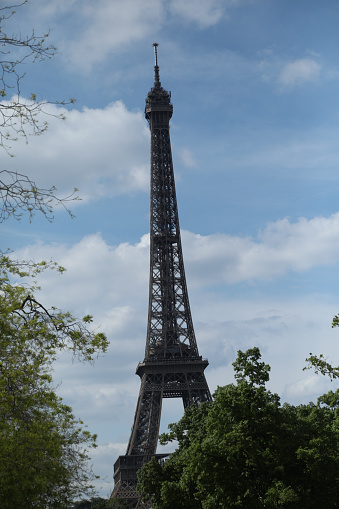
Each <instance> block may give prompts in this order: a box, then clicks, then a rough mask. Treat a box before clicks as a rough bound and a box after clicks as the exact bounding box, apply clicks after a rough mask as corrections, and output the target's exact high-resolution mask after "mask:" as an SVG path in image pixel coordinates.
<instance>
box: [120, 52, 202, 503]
mask: <svg viewBox="0 0 339 509" xmlns="http://www.w3.org/2000/svg"><path fill="white" fill-rule="evenodd" d="M157 46H158V45H157V44H156V43H155V44H154V49H155V67H154V71H155V80H154V87H153V88H152V89H151V91H150V92H149V93H148V96H147V98H146V107H145V117H146V119H147V121H148V123H149V126H150V131H151V233H150V283H149V307H148V326H147V338H146V349H145V358H144V360H143V362H141V363H139V364H138V367H137V370H136V373H137V374H138V375H139V376H140V378H141V387H140V393H139V398H138V403H137V408H136V412H135V418H134V423H133V427H132V432H131V437H130V440H129V444H128V447H127V452H126V455H125V456H120V457H119V458H118V460H117V461H116V463H115V465H114V481H115V487H114V491H113V494H112V496H113V497H121V498H124V499H125V500H129V501H130V507H131V508H132V507H133V508H135V507H144V508H147V507H150V505H149V504H143V505H142V504H141V502H140V499H139V494H138V493H137V491H136V483H137V476H136V472H137V470H138V469H139V468H140V467H141V466H142V465H143V464H144V463H145V462H147V461H149V459H150V458H151V457H152V456H156V457H158V459H159V461H160V460H161V459H162V458H163V455H156V448H157V442H158V435H159V426H160V417H161V406H162V400H163V398H182V400H183V405H184V408H186V407H188V406H190V405H191V404H193V403H195V404H198V405H199V404H200V403H202V402H205V401H210V400H211V395H210V392H209V389H208V385H207V382H206V378H205V375H204V370H205V368H206V367H207V366H208V361H207V360H206V359H202V357H201V356H199V352H198V347H197V342H196V339H195V334H194V329H193V322H192V316H191V311H190V305H189V299H188V292H187V285H186V276H185V270H184V262H183V255H182V247H181V236H180V227H179V216H178V207H177V199H176V192H175V182H174V172H173V163H172V152H171V142H170V135H169V121H170V118H171V117H172V113H173V106H172V104H171V97H170V93H168V92H167V91H166V90H164V89H163V88H162V86H161V83H160V79H159V67H158V62H157ZM140 504H141V505H140Z"/></svg>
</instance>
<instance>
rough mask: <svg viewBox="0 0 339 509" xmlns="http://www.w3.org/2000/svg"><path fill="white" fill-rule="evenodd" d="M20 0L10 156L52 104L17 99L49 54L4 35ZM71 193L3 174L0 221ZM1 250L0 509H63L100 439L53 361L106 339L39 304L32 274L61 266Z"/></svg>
mask: <svg viewBox="0 0 339 509" xmlns="http://www.w3.org/2000/svg"><path fill="white" fill-rule="evenodd" d="M26 3H27V0H25V1H22V2H20V3H18V4H16V5H14V4H13V3H12V5H10V6H6V7H4V6H2V7H0V69H1V73H0V96H1V98H2V101H1V102H0V147H2V148H3V149H4V150H5V151H6V152H7V153H9V150H10V144H11V143H12V142H15V141H16V139H17V137H18V136H23V137H24V138H25V139H26V141H27V140H28V136H29V135H30V134H32V135H39V134H42V133H43V132H44V131H45V130H46V129H47V122H46V121H45V120H42V117H41V115H42V114H44V113H45V114H49V112H48V110H46V105H47V104H48V102H47V101H44V100H40V101H39V100H37V96H36V94H35V93H32V94H31V96H30V98H29V99H24V98H22V96H21V82H22V79H23V78H24V72H21V69H22V64H24V63H27V62H28V61H29V60H31V61H33V62H36V61H43V60H44V59H46V58H50V57H51V56H52V55H53V53H54V50H55V48H54V47H53V46H51V45H47V43H46V41H47V39H48V37H49V34H48V33H47V34H45V35H43V36H37V35H36V34H35V33H34V31H33V32H32V33H31V35H29V36H26V37H25V36H22V35H21V33H20V32H19V34H18V35H15V34H12V33H9V31H8V30H9V29H10V28H9V27H10V22H11V20H12V17H13V16H14V14H15V10H13V8H14V7H20V8H21V7H23V6H24V5H25V4H26ZM9 94H11V97H9ZM70 102H72V101H70ZM59 104H66V103H59ZM60 117H61V118H63V115H61V116H60ZM70 199H74V195H72V196H70V197H67V198H66V199H59V198H58V197H57V196H56V195H55V188H54V187H51V188H50V189H42V188H39V187H38V186H37V185H36V184H35V183H34V182H33V181H32V180H31V179H30V178H29V176H27V175H24V174H18V173H15V172H12V171H10V170H2V171H0V222H2V221H4V220H5V219H7V218H9V217H15V218H16V219H20V217H21V216H22V215H23V214H28V215H29V216H30V219H31V218H32V216H33V215H34V213H35V212H37V211H39V212H41V213H42V214H43V215H45V217H46V218H47V219H49V220H52V212H53V207H54V206H55V205H56V204H62V205H63V206H65V207H66V208H67V202H68V201H69V200H70ZM5 251H6V250H3V249H2V250H1V249H0V507H1V508H4V509H14V508H15V509H16V508H19V507H20V508H21V507H22V508H23V507H25V508H38V509H39V508H41V509H42V508H44V509H45V508H60V507H67V505H68V504H70V503H72V502H73V501H74V499H76V498H79V497H80V496H82V495H87V496H91V495H92V494H93V489H92V486H91V481H92V480H93V479H94V477H95V476H94V474H93V472H92V471H91V467H90V466H89V464H88V460H89V457H88V452H87V450H88V448H89V447H95V446H96V443H95V442H96V435H94V434H91V433H90V432H89V431H88V430H87V429H86V427H85V426H84V425H83V422H82V421H81V420H80V419H77V418H75V416H74V415H73V413H72V409H71V408H70V407H69V406H67V405H65V404H64V402H63V401H62V399H61V398H60V397H59V396H58V395H57V394H56V392H55V387H54V385H53V379H52V375H51V373H52V365H53V362H54V361H55V359H56V358H57V356H58V354H59V353H60V352H61V351H65V350H69V351H71V352H72V353H73V355H74V357H75V358H77V359H78V360H82V361H86V362H93V361H94V359H95V357H96V356H97V355H98V354H99V353H100V352H105V351H106V349H107V345H108V341H107V339H106V336H105V334H103V333H100V332H97V331H93V330H92V329H91V322H92V317H91V316H90V315H87V316H85V317H84V318H83V319H82V320H76V319H75V318H74V317H73V316H72V315H71V313H69V312H64V311H60V310H58V309H57V308H55V307H47V306H46V305H44V304H43V303H42V302H40V301H39V299H38V291H39V287H38V285H37V283H36V278H37V276H38V274H39V273H40V272H41V271H43V270H46V269H56V270H58V271H59V272H63V270H64V269H63V268H61V267H59V266H58V265H57V264H55V263H53V262H40V263H33V262H27V261H21V260H14V259H13V257H12V256H10V254H9V253H7V254H4V252H5Z"/></svg>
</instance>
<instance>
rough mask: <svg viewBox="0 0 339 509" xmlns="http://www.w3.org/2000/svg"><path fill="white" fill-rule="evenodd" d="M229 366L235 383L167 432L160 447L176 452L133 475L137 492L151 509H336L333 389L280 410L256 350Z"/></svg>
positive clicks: (337, 442)
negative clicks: (148, 501) (148, 500)
mask: <svg viewBox="0 0 339 509" xmlns="http://www.w3.org/2000/svg"><path fill="white" fill-rule="evenodd" d="M233 365H234V368H235V377H236V380H237V384H236V385H234V384H231V385H227V386H225V387H219V388H218V389H217V391H216V392H215V394H214V400H213V402H211V403H204V404H202V405H201V406H199V407H197V406H192V407H190V408H189V409H187V410H186V411H185V414H184V417H183V418H182V419H181V420H180V421H179V422H178V423H177V424H171V425H170V426H169V430H170V431H169V432H168V433H166V434H163V435H162V436H161V437H160V441H161V443H162V444H165V443H167V442H170V441H173V440H177V441H178V448H177V450H176V451H175V452H174V453H173V454H171V455H170V456H169V458H168V459H167V461H165V462H163V463H158V462H157V461H156V460H155V459H153V460H151V461H150V462H149V463H147V464H146V465H145V466H144V467H143V468H142V469H141V470H140V471H139V473H138V479H139V483H138V490H139V491H141V492H143V493H146V497H149V496H153V502H152V507H153V508H154V509H167V508H168V509H169V508H171V507H176V508H178V509H180V508H189V509H198V508H199V509H201V508H203V509H212V508H213V509H215V508H217V507H221V508H231V507H241V508H243V509H247V508H248V509H256V508H270V509H271V508H272V509H273V508H276V507H282V508H288V509H289V508H291V509H292V508H295V509H303V508H305V507H307V508H319V507H326V508H328V509H331V508H335V507H338V500H339V480H338V476H337V473H338V468H339V455H338V453H339V436H338V424H339V406H338V403H339V391H337V393H332V394H328V395H325V396H322V397H321V398H319V400H318V403H317V404H313V403H310V404H309V405H300V406H292V405H288V404H284V405H283V406H281V405H280V400H279V396H278V395H277V394H272V393H271V392H270V391H268V390H267V389H266V388H265V383H266V382H267V381H268V378H269V377H268V373H269V369H270V368H269V366H268V365H266V364H264V363H263V362H261V361H260V352H259V349H258V348H253V349H251V350H248V351H247V352H245V353H243V352H238V358H237V360H236V362H235V363H234V364H233Z"/></svg>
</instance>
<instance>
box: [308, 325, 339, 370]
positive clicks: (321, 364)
mask: <svg viewBox="0 0 339 509" xmlns="http://www.w3.org/2000/svg"><path fill="white" fill-rule="evenodd" d="M334 327H339V315H335V316H334V318H333V320H332V329H333V328H334ZM306 362H307V363H308V364H307V366H306V367H305V368H304V370H305V369H312V368H313V369H314V371H315V373H317V374H318V373H320V374H322V375H327V376H329V377H330V379H331V380H335V379H336V378H339V366H332V364H331V363H330V362H327V359H326V358H325V357H324V355H323V354H320V355H314V354H313V353H310V356H309V357H308V358H307V359H306Z"/></svg>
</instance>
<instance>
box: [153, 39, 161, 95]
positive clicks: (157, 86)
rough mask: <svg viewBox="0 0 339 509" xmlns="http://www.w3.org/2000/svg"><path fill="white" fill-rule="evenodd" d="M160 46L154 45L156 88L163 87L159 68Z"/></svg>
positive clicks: (155, 43)
mask: <svg viewBox="0 0 339 509" xmlns="http://www.w3.org/2000/svg"><path fill="white" fill-rule="evenodd" d="M158 46H159V44H158V43H157V42H154V43H153V47H154V57H155V65H154V86H155V87H156V88H159V87H161V83H160V77H159V66H158Z"/></svg>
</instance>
